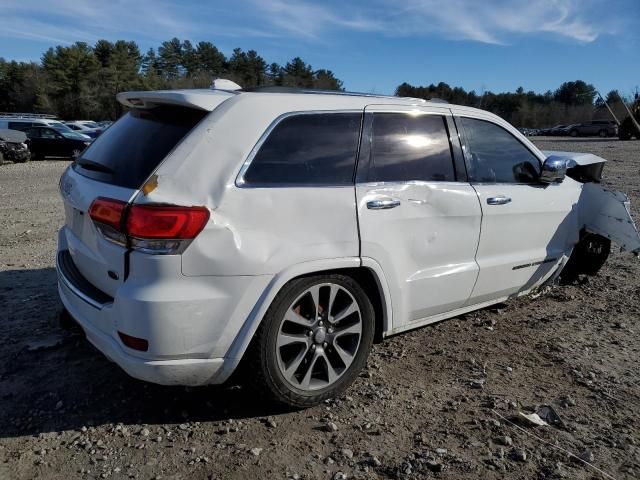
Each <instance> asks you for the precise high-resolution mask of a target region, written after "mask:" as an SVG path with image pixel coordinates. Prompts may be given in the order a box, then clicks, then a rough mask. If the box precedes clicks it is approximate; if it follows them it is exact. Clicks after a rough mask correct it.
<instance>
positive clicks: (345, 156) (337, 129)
mask: <svg viewBox="0 0 640 480" xmlns="http://www.w3.org/2000/svg"><path fill="white" fill-rule="evenodd" d="M361 118H362V114H361V113H318V114H300V115H292V116H289V117H287V118H285V119H284V120H282V121H281V122H280V123H278V124H277V125H276V127H275V128H274V129H273V131H272V132H271V133H270V134H269V137H268V138H267V139H266V140H265V142H264V143H263V144H262V146H261V147H260V150H259V151H258V153H257V154H256V156H255V157H254V158H253V160H252V162H251V165H250V167H249V169H248V170H247V171H246V173H245V174H244V182H245V183H247V184H249V185H252V186H271V185H273V186H276V185H324V186H334V185H352V184H353V171H354V168H355V163H356V152H357V150H358V136H359V135H360V122H361Z"/></svg>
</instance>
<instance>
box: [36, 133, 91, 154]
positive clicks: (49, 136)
mask: <svg viewBox="0 0 640 480" xmlns="http://www.w3.org/2000/svg"><path fill="white" fill-rule="evenodd" d="M25 133H26V134H27V137H28V145H29V149H30V150H31V155H32V157H33V158H34V159H38V158H45V157H70V158H77V157H78V156H79V155H80V153H82V151H83V150H84V149H85V148H87V147H88V146H89V145H90V144H91V140H87V139H86V138H84V136H81V135H79V134H77V133H75V132H64V131H60V130H57V129H55V128H53V127H31V128H29V129H27V131H26V132H25Z"/></svg>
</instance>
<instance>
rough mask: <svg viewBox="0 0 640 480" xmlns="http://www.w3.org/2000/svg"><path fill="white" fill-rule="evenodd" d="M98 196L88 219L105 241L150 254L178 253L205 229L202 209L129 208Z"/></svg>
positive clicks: (135, 206)
mask: <svg viewBox="0 0 640 480" xmlns="http://www.w3.org/2000/svg"><path fill="white" fill-rule="evenodd" d="M126 207H127V205H126V203H125V202H121V201H119V200H113V199H109V198H104V197H100V198H97V199H96V200H94V202H93V203H92V204H91V207H90V208H89V216H90V217H91V219H92V220H93V221H94V223H95V224H96V226H97V227H98V229H99V230H100V232H101V233H102V234H103V235H104V237H105V238H107V239H108V240H111V241H113V242H116V243H120V244H128V245H129V246H131V248H133V249H136V250H140V251H144V252H146V253H154V254H172V253H180V252H181V251H182V250H184V249H185V248H186V246H187V245H188V244H189V243H190V242H191V240H193V239H194V238H195V237H196V236H197V235H198V234H199V233H200V232H201V231H202V229H203V228H204V227H205V225H206V224H207V222H208V221H209V210H208V209H207V208H205V207H176V206H170V205H133V206H131V207H129V208H126Z"/></svg>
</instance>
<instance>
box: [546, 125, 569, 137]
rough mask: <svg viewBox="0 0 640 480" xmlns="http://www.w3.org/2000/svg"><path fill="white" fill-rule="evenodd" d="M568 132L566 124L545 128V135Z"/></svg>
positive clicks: (555, 135) (557, 135)
mask: <svg viewBox="0 0 640 480" xmlns="http://www.w3.org/2000/svg"><path fill="white" fill-rule="evenodd" d="M568 133H569V132H568V130H567V125H556V126H555V127H551V128H549V129H547V133H546V135H551V136H554V137H559V136H562V135H567V134H568Z"/></svg>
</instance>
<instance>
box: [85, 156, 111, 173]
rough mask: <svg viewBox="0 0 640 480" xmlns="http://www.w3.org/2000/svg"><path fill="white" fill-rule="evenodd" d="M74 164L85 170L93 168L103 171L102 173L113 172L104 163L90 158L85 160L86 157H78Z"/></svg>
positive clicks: (96, 170)
mask: <svg viewBox="0 0 640 480" xmlns="http://www.w3.org/2000/svg"><path fill="white" fill-rule="evenodd" d="M76 165H78V166H80V167H82V168H84V169H85V170H93V171H95V172H103V173H111V174H113V173H115V171H114V170H113V169H111V168H109V167H107V166H106V165H103V164H101V163H98V162H94V161H92V160H87V159H86V158H80V159H78V160H76Z"/></svg>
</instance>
